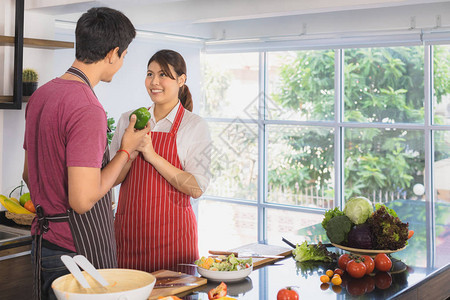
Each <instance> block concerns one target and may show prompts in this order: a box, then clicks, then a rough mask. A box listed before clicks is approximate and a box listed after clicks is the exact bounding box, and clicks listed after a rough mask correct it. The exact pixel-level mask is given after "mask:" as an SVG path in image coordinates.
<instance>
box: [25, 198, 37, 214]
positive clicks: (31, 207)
mask: <svg viewBox="0 0 450 300" xmlns="http://www.w3.org/2000/svg"><path fill="white" fill-rule="evenodd" d="M23 207H25V208H26V209H27V210H28V211H31V212H32V213H36V209H35V208H34V205H33V202H31V200H28V201H27V202H25V204H24V205H23Z"/></svg>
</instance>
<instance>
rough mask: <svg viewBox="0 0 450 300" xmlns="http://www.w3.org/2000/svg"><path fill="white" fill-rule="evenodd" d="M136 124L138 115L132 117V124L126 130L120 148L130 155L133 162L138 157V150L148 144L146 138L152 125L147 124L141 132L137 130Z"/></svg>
mask: <svg viewBox="0 0 450 300" xmlns="http://www.w3.org/2000/svg"><path fill="white" fill-rule="evenodd" d="M134 124H136V115H131V118H130V124H129V125H128V127H127V129H125V133H124V134H123V137H122V143H121V146H120V149H123V150H126V151H128V153H130V159H131V160H133V159H135V158H136V156H137V155H138V151H137V149H138V148H139V147H142V145H144V144H145V143H146V141H145V138H146V136H147V134H148V133H149V132H150V123H147V125H146V126H145V128H144V129H141V130H136V129H135V128H134Z"/></svg>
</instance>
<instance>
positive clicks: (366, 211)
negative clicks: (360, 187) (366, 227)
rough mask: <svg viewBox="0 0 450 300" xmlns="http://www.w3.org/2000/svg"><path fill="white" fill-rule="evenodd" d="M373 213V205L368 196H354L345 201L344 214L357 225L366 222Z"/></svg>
mask: <svg viewBox="0 0 450 300" xmlns="http://www.w3.org/2000/svg"><path fill="white" fill-rule="evenodd" d="M372 213H373V205H372V203H371V202H370V200H369V199H367V198H366V197H362V196H357V197H352V198H350V199H349V200H347V202H346V203H345V207H344V214H345V215H346V216H347V217H348V218H349V219H350V221H352V222H353V223H354V224H356V225H358V224H362V223H364V222H366V221H367V219H368V218H369V217H370V215H371V214H372Z"/></svg>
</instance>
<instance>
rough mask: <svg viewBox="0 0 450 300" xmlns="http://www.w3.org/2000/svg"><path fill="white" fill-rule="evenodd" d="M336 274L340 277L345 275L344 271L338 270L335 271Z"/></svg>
mask: <svg viewBox="0 0 450 300" xmlns="http://www.w3.org/2000/svg"><path fill="white" fill-rule="evenodd" d="M334 274H338V275H339V276H342V275H344V270H342V269H339V268H336V269H334Z"/></svg>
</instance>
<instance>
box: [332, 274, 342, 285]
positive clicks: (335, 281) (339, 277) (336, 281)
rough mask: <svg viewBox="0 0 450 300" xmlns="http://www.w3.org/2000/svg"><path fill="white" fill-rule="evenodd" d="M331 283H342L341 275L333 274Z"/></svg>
mask: <svg viewBox="0 0 450 300" xmlns="http://www.w3.org/2000/svg"><path fill="white" fill-rule="evenodd" d="M331 283H332V284H334V285H341V283H342V279H341V276H339V275H334V276H333V278H332V279H331Z"/></svg>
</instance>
